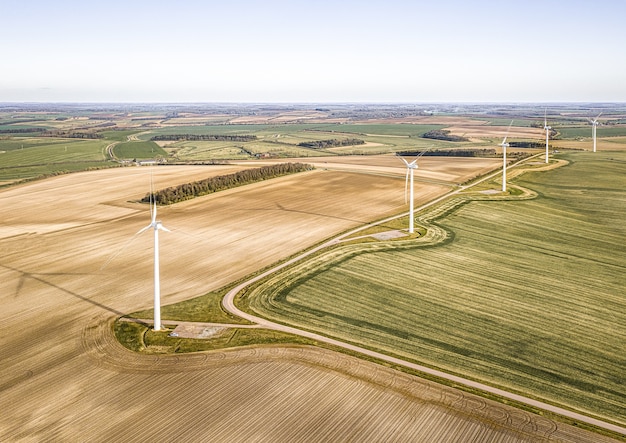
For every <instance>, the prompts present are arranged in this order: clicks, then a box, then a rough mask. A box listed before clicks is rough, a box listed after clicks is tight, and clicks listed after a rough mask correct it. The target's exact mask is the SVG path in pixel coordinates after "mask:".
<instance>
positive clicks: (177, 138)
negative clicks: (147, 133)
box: [150, 134, 257, 142]
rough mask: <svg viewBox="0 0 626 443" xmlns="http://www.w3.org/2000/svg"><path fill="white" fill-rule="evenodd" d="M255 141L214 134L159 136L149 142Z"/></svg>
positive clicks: (241, 136)
mask: <svg viewBox="0 0 626 443" xmlns="http://www.w3.org/2000/svg"><path fill="white" fill-rule="evenodd" d="M256 139H257V136H256V135H215V134H161V135H155V136H154V137H152V138H151V139H150V140H152V141H155V142H158V141H182V140H187V141H221V142H251V141H254V140H256Z"/></svg>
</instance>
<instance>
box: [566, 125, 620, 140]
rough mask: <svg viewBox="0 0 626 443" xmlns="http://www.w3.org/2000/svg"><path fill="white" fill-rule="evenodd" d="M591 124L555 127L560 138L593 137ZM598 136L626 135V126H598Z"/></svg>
mask: <svg viewBox="0 0 626 443" xmlns="http://www.w3.org/2000/svg"><path fill="white" fill-rule="evenodd" d="M591 128H592V127H591V125H587V126H575V127H555V129H556V130H557V131H558V133H559V138H562V139H563V138H591V136H592V135H591V131H592V129H591ZM596 136H597V137H598V138H600V137H624V136H626V125H625V126H598V129H597V132H596Z"/></svg>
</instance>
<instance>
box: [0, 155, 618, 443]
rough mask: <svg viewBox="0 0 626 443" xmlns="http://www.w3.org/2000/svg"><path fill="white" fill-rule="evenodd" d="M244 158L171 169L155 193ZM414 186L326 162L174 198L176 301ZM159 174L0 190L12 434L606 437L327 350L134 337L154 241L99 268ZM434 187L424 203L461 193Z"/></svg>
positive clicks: (171, 284) (166, 262)
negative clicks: (216, 346)
mask: <svg viewBox="0 0 626 443" xmlns="http://www.w3.org/2000/svg"><path fill="white" fill-rule="evenodd" d="M232 168H233V167H230V166H225V167H211V168H208V169H207V168H205V167H197V168H196V167H194V168H177V167H171V168H170V167H167V168H156V171H155V172H157V174H155V182H156V187H157V188H159V187H162V186H165V185H167V184H173V183H180V182H187V181H189V180H191V179H193V178H201V177H206V176H207V171H210V173H209V175H210V174H219V173H224V172H227V171H229V170H232ZM403 182H404V177H403V170H402V169H401V168H400V169H399V170H398V173H397V176H396V177H392V176H385V175H376V176H372V175H371V174H360V173H357V172H356V171H351V172H340V171H330V170H329V171H322V170H319V171H315V172H312V173H307V174H304V175H300V176H294V177H284V178H281V179H277V180H276V181H272V182H268V183H259V184H257V185H252V186H249V187H244V188H240V189H235V190H231V191H226V192H224V193H220V194H215V195H213V196H208V197H204V198H201V199H196V200H192V201H188V202H185V203H182V204H180V205H175V206H174V207H170V208H164V209H162V210H160V211H159V218H160V219H162V220H163V222H164V224H165V225H166V226H168V227H169V228H170V229H172V230H174V232H173V233H172V234H171V235H169V234H168V235H167V236H166V235H162V236H161V239H162V243H161V252H162V256H161V257H162V258H161V267H162V290H163V301H164V303H171V302H175V301H179V300H182V299H186V298H190V297H192V296H195V295H199V294H202V293H204V292H206V291H208V290H211V289H215V288H218V287H220V286H222V285H223V284H225V283H226V282H230V281H233V280H235V279H237V278H239V277H242V276H244V275H246V274H248V273H250V272H251V271H253V270H256V269H258V268H260V267H262V266H265V265H268V264H270V263H273V262H275V261H276V260H278V259H280V258H284V257H286V256H288V255H290V254H292V253H294V252H296V251H298V250H300V249H302V248H304V247H307V246H310V245H312V244H314V243H316V242H318V241H319V240H321V239H323V238H326V237H328V236H329V235H331V234H332V233H336V232H341V231H343V230H346V229H349V228H351V227H354V226H357V225H359V224H362V223H364V222H367V221H370V220H372V219H376V218H381V217H383V216H384V215H386V214H389V213H392V212H397V211H399V210H401V208H402V207H403V192H402V187H403V184H404V183H403ZM148 184H149V173H148V169H144V168H123V169H116V170H107V171H94V172H90V173H84V174H72V175H67V176H61V177H56V178H53V179H50V180H46V181H41V182H35V183H31V184H28V185H23V186H20V187H16V188H11V189H8V190H4V191H2V192H0V198H1V199H2V208H1V218H0V250H1V251H2V252H1V256H0V303H1V304H2V308H3V309H2V312H3V316H2V322H1V323H0V324H1V325H2V326H0V328H1V329H0V349H1V350H2V359H1V360H0V407H1V408H2V410H3V414H2V416H1V417H0V440H2V441H43V440H47V441H50V440H54V441H77V440H79V441H87V440H88V441H140V440H141V441H144V440H147V439H149V438H157V437H158V440H161V441H229V442H231V441H251V440H254V441H322V440H326V441H337V440H358V441H368V440H369V441H398V440H405V441H420V440H421V441H442V442H443V441H450V440H451V439H453V438H459V436H478V437H480V436H483V437H484V438H483V439H485V438H488V439H491V441H503V442H504V441H506V442H510V441H513V442H516V441H537V439H540V441H541V438H545V437H547V436H552V438H556V437H557V436H559V437H562V438H563V439H564V441H590V442H591V441H595V442H597V441H603V440H602V439H600V438H598V437H597V436H595V435H590V434H587V433H580V431H578V430H576V429H574V428H569V427H565V426H560V425H559V426H557V425H556V424H554V423H553V422H551V421H548V420H545V419H543V418H540V417H536V416H532V415H530V414H526V413H523V412H520V411H517V410H514V409H508V408H506V407H503V406H501V405H490V406H489V407H487V406H485V403H484V402H483V400H480V399H474V398H473V397H468V396H465V395H462V394H460V393H459V392H458V391H455V390H452V389H443V390H439V388H438V387H437V386H435V385H431V384H428V383H425V382H424V381H423V380H420V379H417V378H414V377H409V376H404V375H402V374H400V373H397V372H395V371H392V370H389V369H385V368H381V367H379V366H375V365H372V364H368V363H364V362H361V361H359V360H356V359H353V358H349V357H345V356H343V355H339V354H335V353H331V352H327V351H320V350H316V349H309V348H293V349H291V348H289V349H287V348H262V349H243V350H238V351H226V352H219V353H206V354H204V353H203V354H198V355H186V356H140V355H136V354H133V353H131V352H130V351H127V350H125V349H123V348H121V346H120V345H118V344H117V343H116V342H115V341H114V340H113V337H112V333H111V329H110V323H111V321H112V320H113V319H114V318H116V317H117V316H119V315H122V314H124V313H127V312H131V311H133V310H137V309H141V308H145V307H149V306H150V304H151V291H152V288H151V266H152V263H151V260H150V253H151V250H150V249H151V236H149V235H147V236H142V237H139V238H137V239H136V240H134V241H133V243H132V244H130V245H129V246H128V247H126V249H124V250H123V252H122V253H120V254H119V255H118V256H117V257H116V258H115V259H114V260H112V261H111V263H110V264H109V266H107V268H106V269H104V270H100V267H101V266H102V265H103V264H104V263H105V262H106V261H107V259H108V258H110V257H111V255H112V254H113V253H115V252H116V251H118V250H119V248H120V247H123V246H124V245H125V244H126V243H127V240H128V239H129V238H130V237H132V235H133V234H134V233H135V232H136V231H137V230H139V229H140V228H141V227H143V226H145V225H147V223H148V222H149V216H148V208H147V207H146V206H145V205H138V204H136V203H131V202H129V201H130V200H133V199H136V198H139V197H141V196H143V195H144V194H145V192H146V190H147V187H148ZM422 186H423V188H422V190H423V193H422V194H421V195H422V196H423V199H428V198H433V196H436V195H438V194H440V193H442V192H445V190H446V189H449V188H447V187H445V186H439V185H422ZM329 195H332V196H333V198H328V196H329ZM357 196H358V198H356V197H357ZM454 436H456V437H454ZM478 437H474V438H478ZM460 440H461V441H462V440H463V438H462V437H461V438H460ZM606 441H608V440H606Z"/></svg>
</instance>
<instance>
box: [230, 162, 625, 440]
mask: <svg viewBox="0 0 626 443" xmlns="http://www.w3.org/2000/svg"><path fill="white" fill-rule="evenodd" d="M534 157H536V156H534ZM534 157H531V158H534ZM528 160H529V159H525V160H522V161H520V162H517V163H516V164H515V165H513V166H519V165H521V164H523V163H525V162H527V161H528ZM562 164H563V163H560V164H559V163H555V164H551V165H549V166H546V167H544V168H541V169H543V170H545V169H552V168H555V167H558V166H560V165H562ZM539 169H540V168H537V170H539ZM520 172H521V171H520V170H517V171H516V172H515V175H517V174H519V173H520ZM498 174H500V172H494V173H492V174H489V175H487V176H486V177H484V178H483V179H481V180H480V181H477V182H475V183H473V184H472V185H470V186H464V187H461V188H459V189H457V190H455V191H452V192H450V193H448V194H446V195H444V196H442V197H439V198H437V199H435V200H433V201H431V202H429V203H427V204H425V205H422V206H421V207H419V208H416V209H415V211H416V212H419V211H422V210H424V209H427V208H428V207H431V206H434V205H435V204H437V203H439V202H441V201H442V200H445V199H447V198H450V197H451V196H453V195H455V194H458V193H460V192H461V191H464V190H467V189H468V188H470V187H471V186H475V185H477V184H479V183H482V182H484V181H487V180H490V179H492V178H493V177H495V176H497V175H498ZM406 215H407V213H405V214H401V215H399V216H395V217H390V218H387V219H385V220H382V221H380V222H377V223H373V224H369V225H367V226H364V227H361V228H357V229H354V230H351V231H350V232H347V233H345V234H342V235H340V236H338V237H335V238H333V239H331V240H329V241H327V242H325V243H322V244H320V245H319V246H317V247H315V248H313V249H311V250H309V251H306V252H305V253H303V254H300V255H298V256H296V257H294V258H292V259H290V260H288V261H286V262H284V263H282V264H280V265H279V266H276V267H274V268H272V269H269V270H268V271H266V272H264V273H262V274H260V275H258V276H256V277H254V278H251V279H250V280H247V281H245V282H243V283H241V284H239V285H238V286H236V287H234V288H233V289H231V290H230V291H229V292H228V293H227V294H226V295H225V296H224V299H223V300H222V305H223V306H224V308H225V309H226V310H227V311H228V312H230V313H232V314H234V315H237V316H239V317H241V318H244V319H246V320H248V321H250V322H253V323H256V324H258V325H260V326H263V327H265V328H268V329H274V330H278V331H283V332H287V333H290V334H295V335H299V336H302V337H307V338H310V339H312V340H316V341H319V342H322V343H327V344H330V345H333V346H338V347H340V348H344V349H347V350H350V351H354V352H358V353H360V354H363V355H367V356H369V357H373V358H376V359H378V360H381V361H386V362H389V363H393V364H396V365H400V366H404V367H407V368H410V369H413V370H416V371H419V372H422V373H425V374H429V375H432V376H435V377H439V378H441V379H444V380H448V381H451V382H454V383H458V384H461V385H464V386H468V387H470V388H474V389H479V390H481V391H484V392H488V393H491V394H495V395H498V396H500V397H503V398H506V399H510V400H514V401H516V402H520V403H524V404H527V405H530V406H533V407H536V408H540V409H543V410H545V411H549V412H552V413H555V414H559V415H562V416H564V417H568V418H571V419H573V420H577V421H580V422H584V423H588V424H591V425H593V426H597V427H600V428H603V429H607V430H609V431H613V432H616V433H618V434H623V435H626V427H622V426H618V425H615V424H612V423H607V422H604V421H602V420H598V419H595V418H593V417H588V416H586V415H583V414H579V413H577V412H573V411H570V410H567V409H563V408H559V407H557V406H553V405H550V404H548V403H544V402H541V401H538V400H534V399H532V398H528V397H524V396H522V395H518V394H514V393H511V392H508V391H504V390H502V389H498V388H495V387H493V386H488V385H485V384H482V383H479V382H476V381H473V380H468V379H466V378H462V377H458V376H455V375H451V374H448V373H445V372H442V371H438V370H436V369H432V368H429V367H426V366H422V365H418V364H415V363H412V362H408V361H405V360H401V359H399V358H395V357H391V356H388V355H385V354H382V353H379V352H375V351H372V350H369V349H365V348H362V347H360V346H356V345H353V344H350V343H345V342H342V341H339V340H335V339H333V338H330V337H326V336H324V335H320V334H316V333H313V332H309V331H304V330H301V329H297V328H293V327H290V326H286V325H282V324H279V323H274V322H272V321H269V320H267V319H265V318H262V317H257V316H255V315H252V314H249V313H247V312H244V311H242V310H240V309H239V308H237V307H236V306H235V303H234V299H235V297H236V295H237V294H238V293H239V292H241V291H242V290H243V289H245V288H246V287H247V286H250V285H252V284H253V283H256V282H257V281H259V280H261V279H263V278H265V277H267V276H269V275H271V274H273V273H275V272H278V271H279V270H281V269H283V268H285V267H287V266H290V265H292V264H293V263H295V262H298V261H300V260H302V259H304V258H306V257H308V256H310V255H312V254H315V253H316V252H318V251H320V250H323V249H325V248H327V247H329V246H332V245H335V244H337V243H339V242H340V241H341V240H342V239H344V238H346V237H349V236H351V235H352V234H355V233H357V232H359V231H361V230H365V229H367V228H369V227H371V226H374V225H376V224H382V223H385V222H387V221H389V220H393V219H396V218H400V217H404V216H406Z"/></svg>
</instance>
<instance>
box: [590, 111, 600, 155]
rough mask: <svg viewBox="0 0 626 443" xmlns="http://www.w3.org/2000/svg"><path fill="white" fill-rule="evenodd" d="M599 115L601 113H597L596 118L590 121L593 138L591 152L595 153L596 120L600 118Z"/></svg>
mask: <svg viewBox="0 0 626 443" xmlns="http://www.w3.org/2000/svg"><path fill="white" fill-rule="evenodd" d="M601 115H602V113H599V114H598V116H597V117H596V118H594V119H593V120H591V125H592V129H591V134H592V136H593V152H596V128H597V127H598V118H600V116H601Z"/></svg>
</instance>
